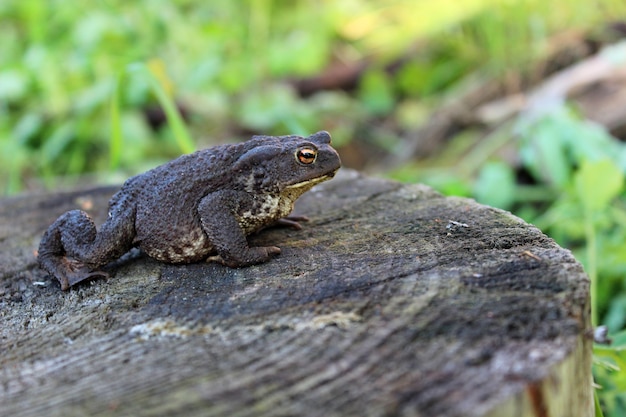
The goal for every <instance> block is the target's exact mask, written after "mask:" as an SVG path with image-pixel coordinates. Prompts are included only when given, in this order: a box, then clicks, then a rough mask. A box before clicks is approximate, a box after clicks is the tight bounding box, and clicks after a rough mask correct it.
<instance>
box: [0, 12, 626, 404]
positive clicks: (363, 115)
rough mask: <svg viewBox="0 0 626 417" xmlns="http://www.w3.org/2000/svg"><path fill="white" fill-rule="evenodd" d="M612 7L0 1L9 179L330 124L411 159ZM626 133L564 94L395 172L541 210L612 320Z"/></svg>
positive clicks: (150, 159)
mask: <svg viewBox="0 0 626 417" xmlns="http://www.w3.org/2000/svg"><path fill="white" fill-rule="evenodd" d="M623 16H626V3H624V2H623V1H622V0H594V1H589V0H554V1H550V2H548V1H545V0H464V1H457V0H440V1H428V0H372V1H364V0H345V1H341V2H333V1H330V0H323V1H313V0H293V1H286V0H242V1H239V2H233V1H226V0H215V1H211V2H203V1H198V0H178V1H175V0H169V1H167V0H144V1H137V2H125V1H121V0H107V1H104V0H102V1H95V0H88V1H83V2H67V1H62V0H48V1H42V0H3V1H2V2H0V35H1V36H2V42H0V177H1V178H3V179H4V181H2V182H1V183H0V186H1V187H2V190H1V191H2V193H3V194H11V193H15V192H18V191H21V190H24V189H29V188H37V187H41V186H42V184H43V185H45V186H47V187H54V186H58V179H59V178H61V177H63V178H68V177H70V178H72V177H77V178H79V177H80V176H83V175H85V174H89V173H91V174H93V173H97V174H98V178H97V180H98V181H116V182H120V181H121V180H123V179H124V178H126V177H127V176H129V175H131V174H136V173H138V172H141V171H144V170H145V169H147V168H149V167H151V166H154V165H156V164H158V163H160V162H163V161H164V160H167V159H171V158H172V157H175V156H177V155H178V154H180V153H182V152H190V151H191V150H193V149H195V148H196V147H204V146H207V145H210V144H215V143H219V142H220V141H225V140H226V141H234V140H241V139H245V138H247V137H249V136H250V134H252V133H256V132H262V133H265V134H286V133H296V134H308V133H311V132H314V131H317V130H320V129H326V130H328V131H330V132H332V134H333V139H334V143H335V145H336V146H337V147H338V148H340V150H342V151H343V155H344V156H345V158H344V160H345V161H347V162H349V163H353V165H354V166H359V167H361V166H372V167H379V166H381V165H379V164H378V162H380V160H382V159H385V158H382V156H384V155H391V156H392V157H393V156H402V155H403V154H406V153H407V152H408V151H407V149H406V146H407V145H406V144H407V143H408V142H410V141H407V140H406V138H407V137H408V138H410V137H411V134H412V132H415V131H416V130H418V129H419V128H420V127H421V126H423V125H424V124H425V123H427V122H428V120H429V118H430V117H431V115H432V112H433V110H434V109H436V108H438V106H441V105H442V104H444V103H447V102H450V100H453V99H454V97H455V96H456V95H458V94H460V93H461V92H462V91H464V89H466V87H467V86H468V85H472V84H473V83H476V82H478V81H482V80H485V79H494V80H508V81H509V85H512V86H513V87H511V88H512V89H516V88H518V89H519V88H520V84H521V83H522V82H523V80H524V79H528V78H532V76H533V75H536V74H535V73H534V71H536V68H537V66H542V65H544V64H545V62H544V61H543V60H545V59H546V58H547V57H549V56H550V54H551V53H552V52H554V49H555V48H558V46H559V39H562V38H563V37H565V38H567V37H568V36H572V34H574V35H575V34H580V33H584V34H585V35H586V36H587V38H589V39H596V38H601V37H602V36H603V35H602V33H601V30H600V29H599V28H602V27H606V24H607V22H608V23H610V22H613V21H616V20H618V19H620V18H623ZM574 37H575V36H574ZM398 62H400V63H401V65H398ZM362 63H367V66H366V70H365V72H364V73H363V74H362V76H361V77H360V78H359V80H358V83H357V85H356V86H355V87H354V89H335V90H326V91H319V92H317V93H315V94H313V95H311V96H309V97H302V96H300V95H299V94H298V92H297V89H296V87H295V83H294V82H293V80H297V79H302V78H305V77H313V76H316V75H318V74H320V73H323V72H324V71H325V70H327V69H328V68H331V67H334V66H344V67H350V66H358V65H360V64H362ZM390 67H394V70H393V71H390V70H389V68H390ZM624 148H625V146H624V143H623V142H620V141H619V140H617V139H616V138H614V137H612V136H611V135H610V134H609V133H607V132H606V131H605V130H604V129H603V128H602V127H600V126H598V125H595V124H592V123H590V122H588V121H586V120H584V119H582V118H581V117H580V115H579V114H577V112H576V110H575V109H573V108H571V107H569V106H568V105H566V104H561V105H557V106H554V107H552V108H549V109H545V111H543V112H542V113H541V114H534V115H529V114H521V115H520V116H519V117H517V118H516V119H515V120H513V121H510V122H508V123H505V124H504V125H502V126H500V127H499V128H498V129H494V130H493V131H490V132H489V133H488V134H486V135H485V134H484V133H483V132H481V131H478V130H472V129H466V130H463V131H461V132H458V133H457V134H456V135H455V136H454V138H453V139H452V140H450V141H449V142H447V145H446V148H445V149H444V150H443V151H441V152H440V153H439V154H437V155H436V157H434V158H433V159H431V160H429V161H419V162H416V161H411V160H408V161H406V160H404V159H402V158H398V159H397V160H402V161H403V162H402V163H401V164H400V165H395V164H394V163H393V161H394V159H393V158H391V159H390V160H391V161H392V164H391V165H393V169H392V170H390V172H388V175H390V176H392V177H394V178H397V179H400V180H403V181H421V182H425V183H427V184H430V185H432V186H434V187H435V188H437V189H439V190H440V191H442V192H443V193H445V194H449V195H462V196H471V197H474V198H476V199H478V200H479V201H481V202H483V203H486V204H490V205H493V206H496V207H500V208H503V209H507V210H511V211H513V212H514V213H516V214H518V215H520V216H521V217H523V218H525V219H526V220H528V221H530V222H533V223H535V224H536V225H537V226H538V227H540V228H541V229H542V230H543V231H545V232H546V233H548V234H549V235H550V236H552V237H554V238H555V239H556V240H557V241H558V242H559V243H560V244H561V245H563V246H565V247H568V248H571V249H572V250H573V252H574V254H575V255H576V257H577V258H578V259H579V260H581V261H582V262H583V264H584V265H585V268H586V270H587V272H588V273H589V275H590V277H591V280H592V294H593V300H592V302H593V317H594V318H593V320H594V323H596V324H597V323H603V324H606V325H607V326H608V327H609V329H610V330H611V331H612V332H619V331H621V330H623V329H624V327H625V325H626V243H625V242H626V186H625V179H624V175H625V173H626V151H625V149H624ZM503 150H505V152H503ZM505 154H509V156H508V157H507V156H505ZM510 154H513V155H514V156H513V157H511V156H510ZM387 159H388V158H387ZM383 168H385V169H387V170H389V165H387V166H384V165H383ZM622 337H626V336H623V333H618V337H616V342H617V343H616V344H615V346H612V347H597V348H596V359H597V365H596V366H595V367H594V374H595V376H596V379H597V381H598V383H599V384H600V385H602V387H603V388H602V389H601V390H599V391H598V393H599V394H600V404H601V405H602V407H603V409H604V411H605V413H606V415H611V416H617V415H626V396H625V395H624V392H625V390H626V377H625V375H626V372H623V371H622V372H618V371H616V369H624V366H626V353H625V352H624V350H623V346H624V343H622V342H621V341H619V340H618V339H620V338H622Z"/></svg>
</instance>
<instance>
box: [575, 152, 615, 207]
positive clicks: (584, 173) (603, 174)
mask: <svg viewBox="0 0 626 417" xmlns="http://www.w3.org/2000/svg"><path fill="white" fill-rule="evenodd" d="M623 183H624V174H623V173H622V172H621V171H620V169H619V168H618V167H617V166H616V165H615V164H614V163H613V162H612V161H610V160H608V159H604V160H601V161H594V162H590V161H583V163H582V165H581V167H580V169H579V170H578V171H577V172H576V174H575V175H574V184H575V186H576V193H577V195H578V198H579V199H580V201H581V202H582V204H583V207H584V208H585V209H586V210H589V211H599V210H602V209H605V208H607V207H608V205H609V203H610V202H611V200H613V199H614V198H615V197H617V196H618V194H619V193H620V191H621V189H622V185H623Z"/></svg>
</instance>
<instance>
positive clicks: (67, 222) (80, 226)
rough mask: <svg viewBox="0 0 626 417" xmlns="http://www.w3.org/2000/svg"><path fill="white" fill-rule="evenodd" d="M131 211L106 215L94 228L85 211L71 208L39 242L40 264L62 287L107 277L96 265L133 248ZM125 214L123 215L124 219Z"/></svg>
mask: <svg viewBox="0 0 626 417" xmlns="http://www.w3.org/2000/svg"><path fill="white" fill-rule="evenodd" d="M131 216H132V213H128V214H127V215H126V216H124V215H122V216H119V217H116V218H115V221H113V219H112V218H109V219H108V220H107V221H106V222H105V223H104V224H103V225H102V226H101V227H100V230H99V231H98V230H96V226H95V224H94V223H93V220H92V219H91V218H90V217H89V216H88V215H87V213H85V212H83V211H80V210H72V211H68V212H67V213H65V214H63V215H62V216H61V217H59V218H58V219H57V220H56V221H55V222H54V223H53V224H52V225H51V226H50V227H49V228H48V230H47V231H46V233H45V234H44V235H43V237H42V239H41V243H40V244H39V255H38V258H39V264H40V265H41V267H42V268H44V269H45V270H46V271H48V272H49V273H50V274H51V275H53V276H54V277H55V278H56V279H57V280H59V282H60V283H61V289H63V290H67V289H69V288H70V286H72V285H74V284H76V283H78V282H80V281H83V280H85V279H87V278H92V277H96V276H103V277H106V276H108V275H107V274H106V273H105V272H102V271H98V270H97V268H99V267H101V266H102V265H105V264H106V263H108V262H111V261H113V260H114V259H116V258H118V257H120V256H121V255H123V254H124V253H126V252H127V251H128V250H130V248H131V247H132V242H133V237H134V235H135V232H134V221H133V218H132V217H131ZM124 217H126V218H124Z"/></svg>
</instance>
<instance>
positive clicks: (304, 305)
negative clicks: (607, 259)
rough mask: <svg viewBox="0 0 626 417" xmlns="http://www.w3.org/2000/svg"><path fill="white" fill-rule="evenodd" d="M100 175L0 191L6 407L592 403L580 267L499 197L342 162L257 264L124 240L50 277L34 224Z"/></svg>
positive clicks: (98, 210)
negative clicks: (73, 280)
mask: <svg viewBox="0 0 626 417" xmlns="http://www.w3.org/2000/svg"><path fill="white" fill-rule="evenodd" d="M114 191H115V190H114V189H113V188H95V189H90V190H86V191H75V192H69V193H57V194H45V195H44V194H39V195H27V196H21V197H17V198H12V199H6V200H3V201H2V202H1V203H0V245H2V246H1V248H2V250H1V255H0V320H1V324H2V325H1V329H0V336H1V338H0V352H1V356H0V369H1V370H0V404H1V407H0V415H2V416H17V415H20V416H35V415H47V416H78V415H92V416H113V415H133V416H152V415H154V416H157V415H158V416H164V415H185V416H221V415H228V416H349V415H359V416H391V415H402V416H421V415H424V416H426V415H428V416H430V415H437V416H487V415H489V416H496V415H497V416H542V415H546V416H565V415H568V416H591V415H592V389H591V371H590V367H591V344H590V341H588V340H587V339H585V337H584V336H583V334H584V332H585V330H587V329H588V328H589V292H588V285H589V283H588V279H587V277H586V276H585V274H584V272H583V270H582V267H581V265H580V264H579V263H577V262H576V261H575V260H574V258H573V257H572V255H571V253H570V252H569V251H567V250H564V249H562V248H560V247H558V246H557V245H556V244H555V243H554V242H553V241H552V240H551V239H549V238H548V237H546V236H545V235H543V234H542V233H541V232H540V231H539V230H538V229H536V228H535V227H533V226H531V225H528V224H526V223H524V222H523V221H522V220H520V219H518V218H516V217H514V216H512V215H511V214H509V213H507V212H504V211H500V210H497V209H493V208H489V207H485V206H481V205H479V204H476V203H475V202H473V201H471V200H467V199H461V198H444V197H442V196H441V195H439V194H437V193H436V192H434V191H432V190H431V189H429V188H427V187H425V186H420V185H402V184H399V183H395V182H391V181H385V180H379V179H373V178H368V177H363V176H361V175H359V174H356V173H354V172H351V171H348V170H344V172H343V174H342V175H339V177H338V178H336V179H334V180H332V181H330V182H328V183H327V184H324V185H321V186H319V187H316V188H315V189H314V190H312V191H311V192H309V193H307V194H306V195H305V196H304V197H302V199H301V200H300V201H299V203H298V205H297V208H296V212H297V214H306V215H307V216H308V217H310V219H311V221H310V222H309V223H307V224H305V225H304V229H303V230H301V231H294V230H290V229H268V230H265V231H263V232H261V233H259V234H258V235H255V236H254V237H252V238H251V241H253V242H256V243H259V244H260V243H263V244H272V245H277V246H280V247H281V249H282V253H281V255H280V256H279V257H277V258H276V259H274V260H272V261H270V262H268V263H266V264H262V265H257V266H253V267H249V268H242V269H229V268H227V267H224V266H222V265H218V264H211V263H199V264H192V265H182V266H172V265H165V264H162V263H159V262H156V261H153V260H151V259H149V258H147V257H145V256H144V255H142V254H141V253H138V252H131V253H130V254H128V255H126V256H125V257H124V258H123V259H121V260H120V261H118V262H116V263H115V264H113V265H111V266H110V267H109V270H110V272H112V274H113V275H114V277H113V278H111V279H109V280H106V281H105V280H100V281H94V282H91V283H86V284H81V285H79V286H78V287H77V288H76V289H72V290H71V291H69V292H62V291H60V289H59V286H58V284H57V283H56V281H52V280H51V278H50V277H48V276H46V274H45V273H44V272H43V271H41V270H40V269H39V268H38V267H37V265H36V261H35V257H34V250H35V248H36V247H37V244H38V241H39V238H40V236H41V233H42V232H43V230H45V228H46V227H47V225H48V224H50V223H51V222H52V221H53V220H54V219H55V218H56V216H58V215H59V214H60V213H62V212H64V211H66V210H68V209H70V208H76V207H81V208H87V209H88V211H90V212H91V213H92V214H93V215H94V216H96V218H98V219H100V220H101V219H102V218H103V216H105V215H106V201H107V199H108V198H109V197H110V196H111V194H112V193H113V192H114Z"/></svg>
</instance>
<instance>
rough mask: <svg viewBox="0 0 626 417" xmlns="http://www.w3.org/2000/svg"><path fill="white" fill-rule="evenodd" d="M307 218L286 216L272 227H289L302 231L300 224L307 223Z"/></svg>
mask: <svg viewBox="0 0 626 417" xmlns="http://www.w3.org/2000/svg"><path fill="white" fill-rule="evenodd" d="M308 221H309V218H308V217H307V216H287V217H283V218H282V219H278V220H276V222H275V223H274V224H273V225H272V226H276V227H291V228H292V229H295V230H302V225H301V224H300V222H308Z"/></svg>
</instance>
